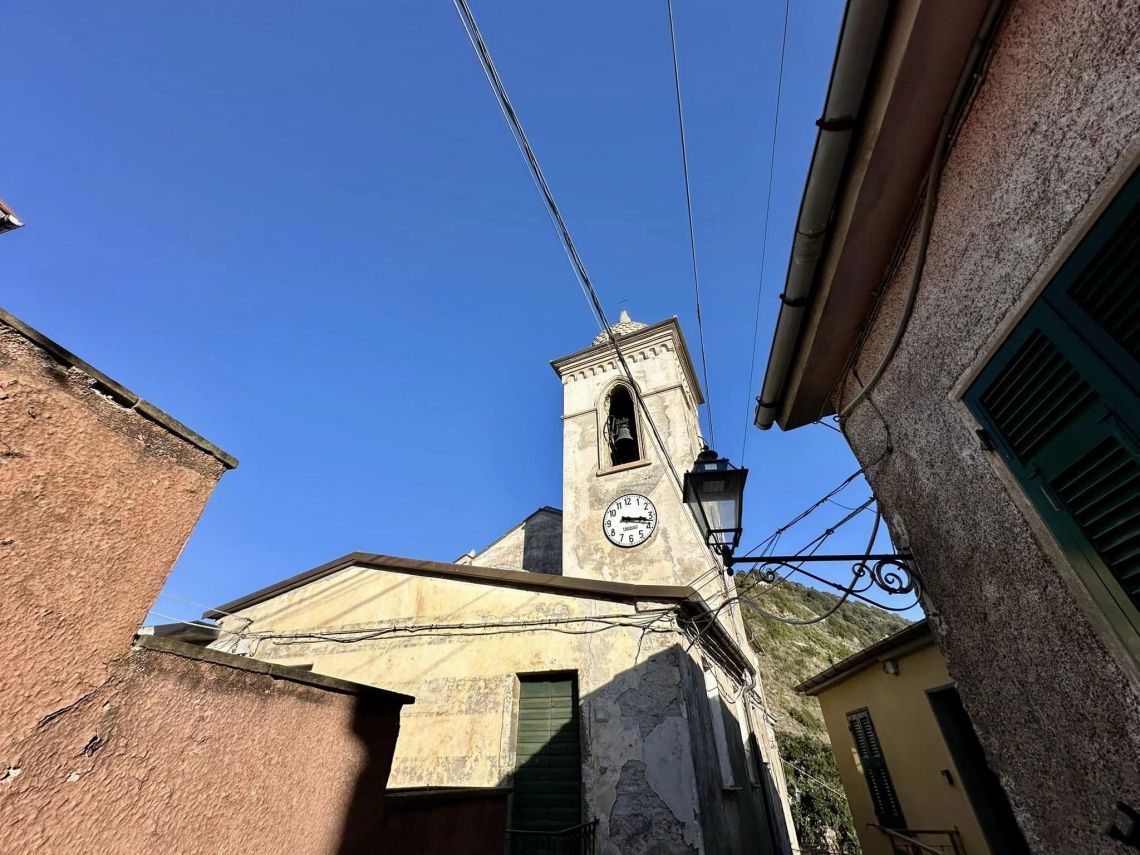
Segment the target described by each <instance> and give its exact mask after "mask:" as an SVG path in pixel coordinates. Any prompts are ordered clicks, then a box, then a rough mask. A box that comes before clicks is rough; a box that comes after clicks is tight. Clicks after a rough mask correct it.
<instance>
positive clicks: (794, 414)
mask: <svg viewBox="0 0 1140 855" xmlns="http://www.w3.org/2000/svg"><path fill="white" fill-rule="evenodd" d="M988 5H989V0H961V1H960V2H958V3H954V4H940V3H894V4H891V11H890V13H889V17H888V19H887V22H886V25H885V30H884V36H883V41H882V43H881V44H880V46H879V57H878V60H877V65H876V71H875V73H874V75H873V76H872V79H871V81H870V85H869V89H868V91H867V93H866V95H865V97H864V105H865V106H864V112H863V117H862V123H861V129H860V131H859V135H858V139H857V141H856V144H855V147H854V150H853V151H852V152H851V154H850V155H849V157H848V159H847V162H846V166H845V167H844V169H843V172H842V173H841V176H840V179H839V187H838V192H837V194H836V200H837V201H836V204H835V209H834V211H833V213H832V216H831V219H830V225H829V226H828V228H827V230H826V232H825V234H823V235H822V236H821V240H822V241H823V244H824V247H825V249H824V253H823V255H822V257H821V258H820V260H819V262H818V265H817V268H816V272H815V278H814V282H813V285H812V287H811V290H810V292H809V294H808V296H807V297H806V309H802V311H804V313H805V314H804V318H803V320H802V322H801V324H800V327H799V333H798V337H797V338H796V340H795V344H794V346H793V351H792V356H791V359H790V362H789V363H788V367H787V369H786V371H785V372H784V376H783V377H766V378H765V386H766V387H770V388H777V389H780V390H782V391H780V392H779V393H778V395H777V398H776V402H775V405H774V406H775V413H776V415H775V420H776V422H777V423H778V424H779V425H780V427H781V428H783V429H784V430H790V429H792V428H796V427H801V426H802V425H805V424H810V423H812V422H814V421H817V420H818V419H820V418H822V417H823V416H826V415H830V414H831V413H833V412H834V407H833V403H832V400H831V398H832V392H833V390H834V389H835V387H836V386H837V384H838V383H839V381H840V379H841V376H842V373H843V370H844V368H845V367H846V365H847V361H848V358H849V356H850V354H851V352H852V351H853V349H854V348H855V347H856V345H857V341H858V338H859V335H860V332H861V329H862V326H863V324H864V322H865V320H866V318H867V315H868V313H869V311H870V310H871V307H872V305H873V303H874V298H875V294H876V292H877V290H878V289H879V287H880V285H881V283H882V281H883V278H884V275H885V273H886V272H887V269H888V267H889V265H890V264H891V261H892V259H893V258H894V256H895V254H896V250H897V248H898V246H899V243H900V241H901V240H902V239H903V238H904V237H905V235H906V232H907V230H908V228H909V224H910V222H911V219H912V214H913V211H914V210H915V205H916V204H917V202H918V200H919V198H920V194H921V190H922V186H923V183H924V181H925V178H926V175H927V171H928V169H929V166H930V158H931V155H932V152H933V150H934V143H935V139H936V137H937V133H938V128H939V126H940V124H941V120H942V115H943V113H944V112H945V111H946V110H947V108H948V107H949V106H950V100H951V98H952V97H953V95H954V91H955V86H956V84H957V82H958V78H959V76H960V75H961V73H962V68H963V65H964V64H965V62H966V60H967V58H968V56H969V53H970V49H971V46H972V44H973V42H974V39H975V36H976V35H977V32H978V29H979V27H980V25H981V23H982V21H983V19H984V17H985V14H986V10H987V7H988ZM833 85H834V83H833ZM809 180H810V176H809ZM790 276H791V271H790V270H789V278H790ZM793 311H801V309H799V308H797V307H789V306H788V305H781V308H780V313H781V315H783V314H784V313H785V312H793ZM758 422H759V420H758Z"/></svg>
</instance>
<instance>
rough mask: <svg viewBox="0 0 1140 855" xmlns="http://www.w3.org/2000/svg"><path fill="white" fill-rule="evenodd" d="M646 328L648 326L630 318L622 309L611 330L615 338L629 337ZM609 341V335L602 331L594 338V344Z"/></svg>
mask: <svg viewBox="0 0 1140 855" xmlns="http://www.w3.org/2000/svg"><path fill="white" fill-rule="evenodd" d="M647 326H649V324H643V323H642V322H641V321H635V320H633V319H632V318H630V316H629V312H627V311H626V310H625V309H622V310H621V317H620V318H618V322H617V323H616V324H614V325H613V326H612V327H611V329H613V331H614V335H615V336H618V337H621V336H623V335H629V334H630V333H631V332H637V331H638V330H642V329H645V328H646V327H647ZM609 340H610V334H609V333H608V332H606V331H605V330H602V331H601V332H600V333H598V334H597V335H596V336H594V344H605V343H606V342H607V341H609Z"/></svg>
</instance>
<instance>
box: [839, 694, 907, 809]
mask: <svg viewBox="0 0 1140 855" xmlns="http://www.w3.org/2000/svg"><path fill="white" fill-rule="evenodd" d="M847 727H848V728H849V729H850V730H851V739H852V740H853V741H854V743H855V750H856V751H857V752H858V754H859V762H860V764H861V765H862V766H863V777H865V778H866V779H867V789H868V790H870V792H871V803H872V804H873V805H874V806H875V816H876V817H877V818H878V820H879V823H880V824H881V825H883V826H885V827H887V828H906V819H904V818H903V812H902V805H901V804H900V803H899V797H898V795H897V794H896V793H895V785H894V784H893V783H892V782H891V773H890V772H889V771H888V770H887V761H886V758H885V757H884V756H883V749H882V747H881V746H880V745H879V736H878V734H877V733H875V725H874V723H873V722H872V721H871V714H870V713H869V712H868V711H867V710H865V709H862V710H856V711H855V712H849V713H847Z"/></svg>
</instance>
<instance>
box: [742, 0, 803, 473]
mask: <svg viewBox="0 0 1140 855" xmlns="http://www.w3.org/2000/svg"><path fill="white" fill-rule="evenodd" d="M790 5H791V0H784V31H783V35H781V36H780V71H779V74H778V75H777V77H776V109H775V115H774V117H773V119H772V151H771V154H770V155H769V158H768V193H767V198H766V199H765V201H764V226H763V229H762V231H761V233H760V235H761V237H760V286H759V287H758V288H757V289H756V313H755V317H754V318H753V320H752V359H751V361H750V362H749V364H748V388H747V389H746V390H745V394H744V403H745V413H744V440H743V441H742V442H741V445H740V465H741V466H742V467H743V466H744V465H745V454H746V453H747V451H748V434H749V433H750V432H751V431H750V428H751V422H752V404H751V400H752V380H753V379H754V377H755V373H756V343H757V340H758V339H759V335H760V297H761V295H762V294H763V293H764V263H765V261H766V260H767V257H768V215H769V213H770V212H771V210H772V176H773V174H774V173H775V171H776V135H777V132H778V131H779V129H780V95H781V93H782V92H783V91H784V50H785V46H786V45H787V41H788V7H789V6H790Z"/></svg>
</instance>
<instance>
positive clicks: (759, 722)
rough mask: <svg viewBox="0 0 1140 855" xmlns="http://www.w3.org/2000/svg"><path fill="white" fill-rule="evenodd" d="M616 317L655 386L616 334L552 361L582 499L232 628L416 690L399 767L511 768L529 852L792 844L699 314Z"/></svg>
mask: <svg viewBox="0 0 1140 855" xmlns="http://www.w3.org/2000/svg"><path fill="white" fill-rule="evenodd" d="M615 332H616V333H617V334H618V335H619V344H620V347H621V351H622V354H623V355H624V357H625V360H626V363H627V364H628V366H629V369H630V372H631V373H632V376H633V379H634V381H635V382H636V384H637V386H636V388H635V387H633V386H632V385H631V384H630V383H629V380H628V378H627V377H626V375H625V373H624V371H623V370H622V369H621V367H620V363H619V361H618V359H617V354H616V353H615V352H614V349H613V347H612V345H611V344H610V343H609V340H608V337H605V336H599V338H598V339H596V340H595V341H594V343H593V344H592V345H591V346H590V347H588V348H586V349H584V350H582V351H580V352H578V353H574V354H571V355H570V356H567V357H564V358H562V359H559V360H556V361H555V362H553V363H552V365H553V367H554V369H555V371H556V373H557V374H558V376H559V377H560V378H561V381H562V384H563V388H564V411H563V417H562V423H563V449H564V451H563V473H564V478H563V503H564V507H563V509H562V510H561V511H559V510H558V509H554V508H542V509H539V510H538V511H536V512H535V513H534V514H532V515H531V516H530V517H528V518H527V519H526V520H524V521H523V522H522V523H520V524H518V525H517V526H515V527H514V528H513V529H511V530H510V531H508V532H507V533H506V534H505V535H504V536H503V537H501V538H499V539H498V540H497V541H495V542H494V543H492V544H491V545H490V546H488V547H487V548H486V549H484V550H482V551H481V552H469V553H467V554H466V555H464V556H462V557H460V558H459V559H457V560H456V561H455V562H453V563H440V562H432V561H421V560H414V559H408V558H398V557H394V556H385V555H377V554H371V553H353V554H351V555H348V556H344V557H342V558H339V559H337V560H335V561H332V562H330V563H328V564H326V565H323V566H321V567H317V568H314V569H313V570H310V571H308V572H306V573H302V574H300V575H298V576H295V577H292V578H290V579H286V580H284V581H282V582H280V583H278V584H276V585H273V586H270V587H268V588H265V589H263V590H261V591H257V592H254V593H252V594H250V595H248V596H246V597H242V598H239V599H238V600H235V601H233V602H231V603H227V604H224V605H222V606H219V607H218V608H217V609H215V610H213V611H211V612H208V613H207V615H206V616H207V617H209V618H213V619H215V620H217V622H218V626H219V627H220V630H221V636H220V639H219V641H218V642H217V643H216V646H219V647H222V648H224V649H227V650H230V651H231V652H236V653H241V654H244V655H248V656H253V657H256V658H258V659H262V660H266V661H270V662H275V663H281V664H289V665H294V666H301V667H308V668H311V669H312V670H313V671H315V672H317V673H320V674H325V675H329V676H334V677H340V678H344V679H350V680H353V681H356V682H359V683H366V684H377V685H383V686H384V687H386V688H389V689H392V690H394V691H400V692H406V693H408V694H412V695H414V696H415V698H416V703H415V704H414V705H413V706H410V707H408V708H407V709H406V711H405V713H404V725H403V727H402V730H401V734H400V739H399V742H398V746H397V751H396V756H395V760H394V763H393V766H392V772H391V777H390V782H389V786H390V787H393V788H399V787H510V789H511V796H510V800H511V805H510V830H509V831H508V839H509V845H510V851H518V852H529V851H543V852H545V851H578V848H577V847H578V846H580V845H583V844H582V841H585V840H587V839H589V840H591V841H593V843H594V849H593V850H589V851H597V852H600V853H643V852H645V853H648V852H653V853H690V852H703V853H729V852H757V853H785V852H791V850H792V847H793V846H794V845H795V832H794V829H793V828H792V824H791V820H790V815H789V813H788V800H787V793H786V785H785V782H784V777H783V772H782V769H781V767H780V761H779V755H778V753H777V751H776V747H775V739H774V735H773V732H772V729H771V719H770V715H769V713H768V711H767V709H766V704H765V702H764V694H763V688H762V686H761V685H760V682H759V678H758V676H757V670H756V662H755V654H754V653H753V652H752V650H751V649H750V648H749V646H748V642H747V640H746V638H745V635H744V627H743V623H742V621H741V619H740V615H739V612H738V610H737V606H736V604H735V603H734V602H733V601H732V599H731V598H732V596H733V595H734V594H735V589H734V588H733V584H732V580H731V579H730V578H728V577H726V576H725V575H724V573H723V571H722V570H721V568H720V567H719V564H718V562H717V560H716V559H715V556H713V555H712V553H711V552H710V551H709V550H708V549H707V548H706V547H705V546H704V544H703V541H702V539H701V536H700V533H699V531H698V530H697V528H696V526H695V523H694V522H693V520H692V519H691V516H690V515H689V513H688V512H687V510H686V509H685V507H684V505H683V504H682V502H681V493H680V485H679V483H678V480H677V475H679V474H680V473H683V472H684V470H685V469H686V468H688V466H689V465H691V462H692V461H693V459H694V458H695V457H696V455H697V453H698V452H699V451H700V449H701V447H702V440H701V436H700V426H699V425H700V423H699V419H698V416H697V407H698V406H699V404H700V403H701V402H702V398H701V390H700V387H699V384H698V383H697V380H696V376H695V374H694V372H693V366H692V362H691V360H690V358H689V355H688V351H687V349H686V345H685V341H684V338H683V336H682V334H681V330H680V326H679V324H678V323H677V321H676V319H675V318H674V319H669V320H666V321H663V322H661V323H657V324H653V325H645V324H639V323H636V322H634V321H632V320H630V319H629V317H628V315H626V314H625V313H623V315H622V320H621V322H620V323H619V324H618V325H617V326H616V327H615ZM638 392H640V395H641V397H642V400H643V401H644V405H645V408H646V409H648V411H649V413H650V415H651V420H649V419H646V418H645V417H644V413H643V411H642V410H641V408H640V407H639V405H638V401H637V394H638ZM583 851H588V850H586V849H583Z"/></svg>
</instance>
